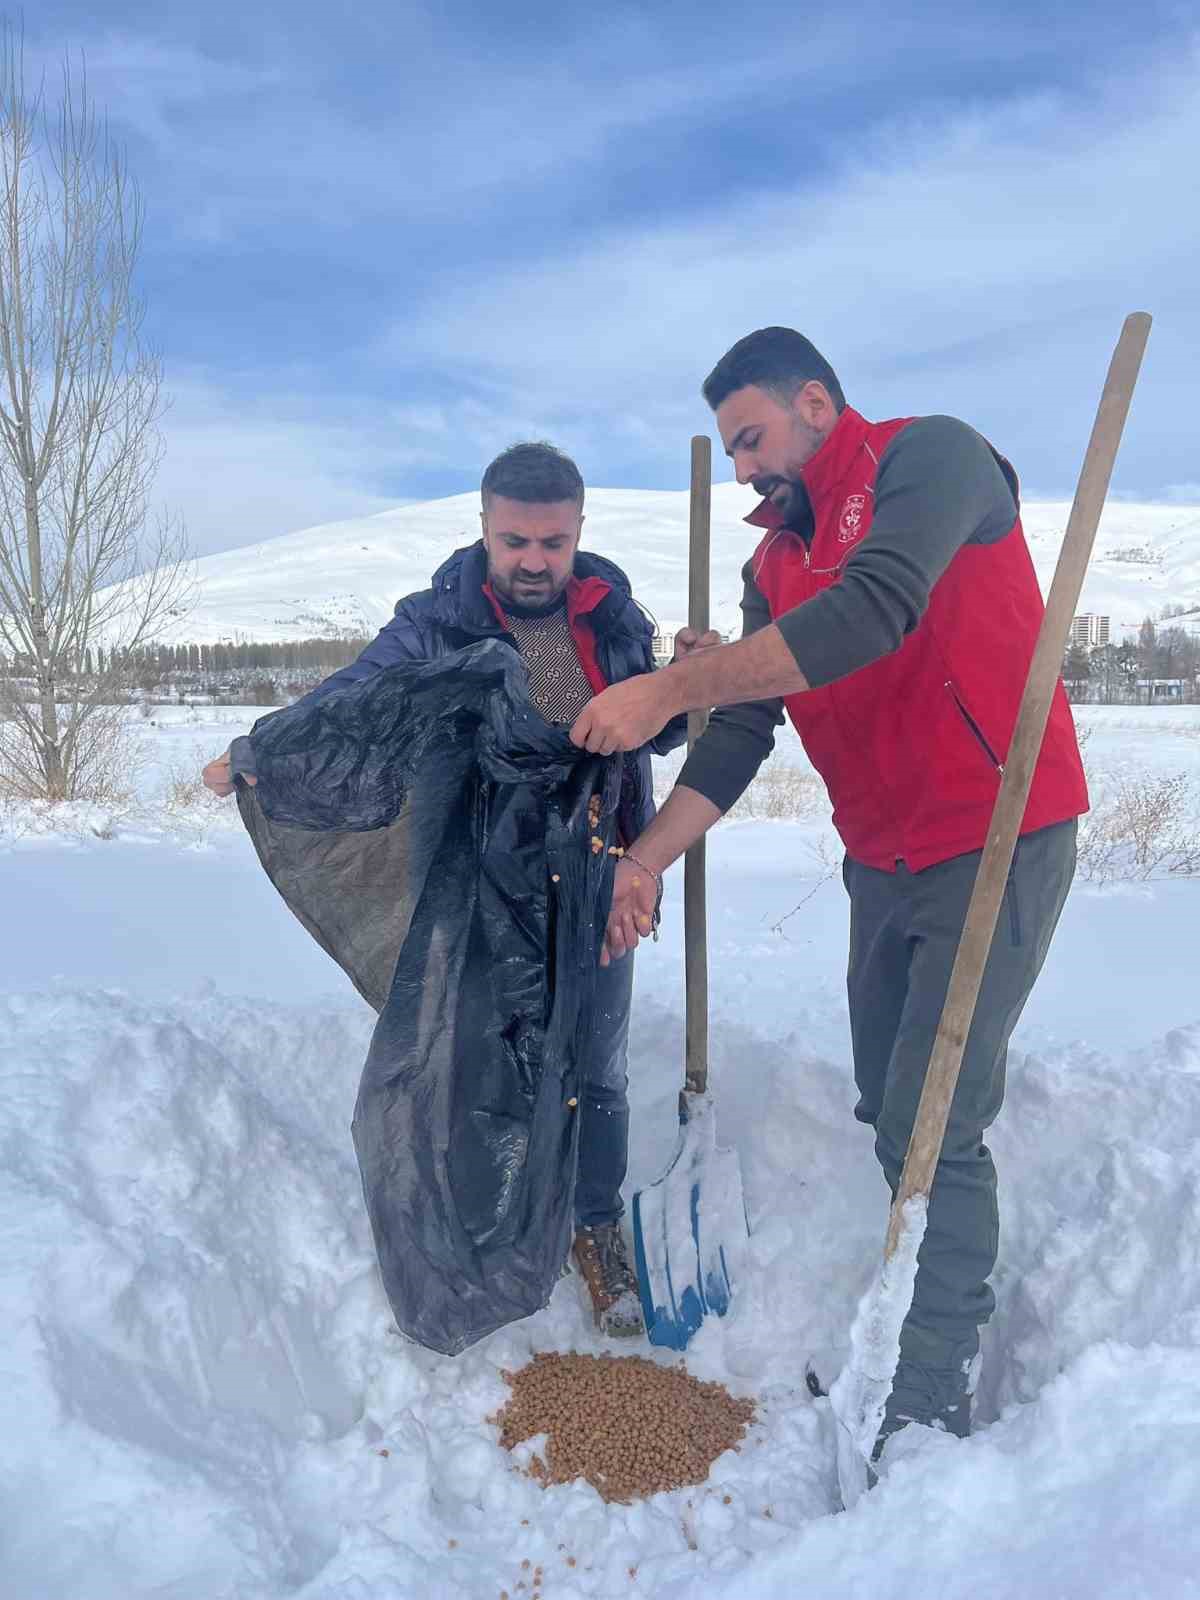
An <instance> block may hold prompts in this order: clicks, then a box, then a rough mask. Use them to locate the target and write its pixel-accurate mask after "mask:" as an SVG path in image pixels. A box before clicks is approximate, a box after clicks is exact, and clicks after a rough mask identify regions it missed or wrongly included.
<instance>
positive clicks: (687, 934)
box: [633, 435, 748, 1350]
mask: <svg viewBox="0 0 1200 1600" xmlns="http://www.w3.org/2000/svg"><path fill="white" fill-rule="evenodd" d="M711 484H712V450H711V445H710V443H709V440H708V439H707V437H705V436H703V435H697V437H696V438H694V439H693V440H692V501H691V516H690V520H689V530H688V537H689V550H688V625H689V627H692V628H695V629H696V631H697V632H698V633H704V632H705V631H706V630H707V628H708V568H709V521H710V494H711ZM707 721H708V715H707V713H706V712H703V711H693V712H691V713H690V714H689V716H688V749H689V750H690V749H691V747H692V746H693V745H694V744H695V742H696V740H697V739H698V738H699V737H700V735H701V734H702V733H703V732H704V728H705V724H706V723H707ZM704 861H705V852H704V840H703V839H701V840H700V841H699V842H698V843H696V844H694V845H692V847H691V849H690V850H688V852H687V854H686V855H685V856H684V862H683V950H684V989H685V1014H686V1023H685V1029H686V1041H687V1042H686V1047H685V1077H684V1084H683V1090H682V1092H681V1094H680V1096H679V1142H678V1144H677V1145H676V1147H675V1154H674V1156H673V1157H672V1160H671V1164H670V1166H669V1167H668V1168H667V1170H666V1172H665V1173H664V1175H663V1176H662V1177H661V1178H659V1180H658V1182H657V1183H653V1184H651V1185H650V1186H649V1188H647V1189H642V1190H639V1192H638V1193H637V1194H635V1195H634V1197H633V1246H634V1259H635V1261H636V1264H637V1275H638V1286H639V1289H640V1291H641V1297H642V1313H643V1316H644V1317H645V1321H646V1333H647V1336H648V1338H649V1340H650V1343H651V1344H657V1345H665V1346H666V1347H667V1348H668V1349H671V1350H685V1349H686V1348H687V1344H688V1341H689V1339H690V1338H691V1337H692V1335H693V1334H694V1333H695V1331H696V1329H697V1328H698V1327H699V1326H700V1324H701V1323H702V1322H703V1321H704V1318H705V1317H706V1316H710V1315H716V1316H718V1317H723V1316H724V1315H725V1313H726V1311H728V1309H729V1304H730V1300H731V1297H732V1295H733V1279H732V1275H731V1268H733V1267H734V1265H735V1259H736V1254H737V1249H738V1246H739V1244H740V1243H742V1242H744V1241H745V1239H746V1238H747V1236H748V1229H747V1225H746V1204H745V1200H744V1198H743V1195H742V1173H741V1167H740V1166H739V1163H738V1158H737V1152H736V1151H734V1150H721V1149H718V1147H717V1138H716V1110H715V1107H714V1105H713V1099H712V1096H711V1095H710V1094H709V1092H708V952H707V937H706V926H705V916H706V913H705V885H704Z"/></svg>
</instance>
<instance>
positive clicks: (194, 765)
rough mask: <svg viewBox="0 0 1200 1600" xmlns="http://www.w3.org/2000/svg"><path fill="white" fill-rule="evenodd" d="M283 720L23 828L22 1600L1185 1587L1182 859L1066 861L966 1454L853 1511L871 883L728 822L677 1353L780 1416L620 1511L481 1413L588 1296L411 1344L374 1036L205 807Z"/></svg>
mask: <svg viewBox="0 0 1200 1600" xmlns="http://www.w3.org/2000/svg"><path fill="white" fill-rule="evenodd" d="M253 715H254V713H252V712H246V711H241V710H225V709H216V708H204V709H202V710H199V711H197V712H195V713H188V712H186V711H177V710H171V711H165V712H163V713H162V715H161V717H157V716H156V722H157V724H158V725H156V726H150V725H149V724H146V725H141V724H139V726H140V727H141V731H142V734H143V736H144V738H145V741H146V745H147V750H146V758H147V759H146V766H145V769H144V772H143V775H142V777H141V780H140V783H139V794H140V800H139V803H138V805H136V806H135V807H133V808H131V809H123V810H122V809H118V810H110V811H107V812H106V811H102V810H100V809H99V808H86V809H79V810H77V811H75V812H74V813H73V814H71V815H69V816H67V817H62V816H60V817H58V818H57V819H51V818H50V817H48V816H47V815H46V814H45V813H38V812H36V811H34V810H31V809H30V808H28V807H20V808H17V807H12V808H9V810H8V811H7V812H4V813H0V903H2V904H3V906H4V908H5V911H6V915H5V919H4V923H5V929H6V936H7V939H6V948H5V952H4V960H3V965H2V967H0V983H2V985H3V988H2V990H0V1030H2V1034H3V1040H2V1046H0V1062H2V1066H0V1073H2V1078H0V1148H2V1149H3V1152H4V1155H3V1164H2V1167H0V1232H2V1239H3V1248H2V1249H0V1311H2V1313H3V1324H4V1336H3V1338H0V1408H2V1417H3V1424H4V1426H3V1429H2V1440H3V1442H2V1443H0V1595H2V1596H3V1597H4V1600H59V1597H70V1600H118V1597H119V1600H129V1597H142V1596H147V1597H151V1596H153V1597H156V1600H158V1597H161V1600H282V1597H284V1596H287V1597H291V1600H301V1597H302V1600H400V1597H409V1596H432V1597H435V1600H440V1597H443V1596H444V1597H459V1596H461V1597H463V1600H498V1597H499V1595H500V1593H501V1591H507V1592H508V1594H509V1596H510V1600H518V1597H521V1600H531V1596H530V1592H529V1591H530V1585H529V1584H528V1582H527V1581H526V1580H527V1578H528V1573H529V1570H530V1569H529V1568H524V1569H523V1568H522V1561H528V1562H529V1563H530V1566H531V1567H536V1566H538V1565H541V1566H542V1567H543V1568H544V1571H545V1581H544V1583H543V1586H542V1591H541V1592H542V1594H543V1595H544V1600H583V1597H599V1596H603V1597H615V1596H622V1597H624V1596H634V1597H636V1596H641V1595H645V1596H654V1597H656V1600H658V1597H664V1600H701V1597H703V1600H765V1597H768V1596H770V1597H776V1596H778V1597H780V1600H783V1597H784V1596H787V1597H789V1600H790V1597H793V1596H796V1595H811V1596H814V1597H819V1600H857V1597H860V1596H863V1597H865V1596H870V1597H871V1600H901V1597H904V1600H910V1597H912V1596H914V1595H921V1596H929V1597H930V1600H932V1597H939V1600H957V1597H962V1600H966V1597H968V1596H969V1597H971V1600H1029V1597H1036V1600H1057V1597H1061V1600H1068V1597H1069V1600H1075V1597H1077V1596H1078V1597H1084V1596H1086V1597H1088V1600H1094V1597H1097V1596H1104V1597H1107V1596H1112V1597H1114V1600H1115V1597H1120V1600H1126V1597H1129V1600H1132V1597H1135V1596H1136V1597H1139V1600H1141V1597H1146V1600H1186V1597H1188V1596H1198V1595H1200V1520H1198V1518H1197V1506H1200V982H1198V981H1197V958H1196V933H1195V930H1196V927H1197V925H1198V923H1200V879H1197V878H1192V879H1180V878H1170V877H1168V878H1162V879H1152V880H1151V881H1147V882H1136V883H1130V882H1121V881H1103V882H1085V881H1080V882H1079V883H1077V885H1076V888H1075V890H1074V892H1073V894H1072V896H1071V899H1070V901H1069V903H1068V906H1067V910H1066V913H1065V915H1064V920H1063V924H1062V927H1061V929H1060V932H1059V935H1058V938H1057V941H1056V943H1055V946H1054V948H1053V950H1052V952H1051V956H1050V959H1049V962H1048V964H1047V968H1046V970H1045V972H1044V974H1043V977H1042V981H1041V983H1040V985H1039V987H1038V989H1037V990H1036V992H1035V995H1034V997H1033V999H1032V1001H1031V1003H1030V1005H1029V1007H1028V1010H1027V1012H1026V1015H1025V1018H1024V1019H1023V1022H1022V1025H1021V1027H1020V1029H1019V1030H1018V1033H1017V1036H1016V1039H1015V1048H1014V1051H1013V1054H1012V1058H1011V1064H1010V1077H1009V1093H1008V1100H1007V1104H1006V1107H1005V1110H1004V1112H1003V1114H1002V1117H1001V1119H1000V1121H999V1123H998V1124H997V1126H996V1127H995V1129H994V1130H993V1135H994V1136H993V1137H992V1139H991V1143H992V1146H993V1148H994V1151H995V1153H996V1157H997V1162H998V1165H999V1167H1000V1172H1001V1184H1002V1220H1003V1232H1002V1242H1001V1255H1000V1265H999V1269H998V1272H997V1275H996V1278H995V1285H996V1290H997V1295H998V1301H999V1306H998V1311H997V1314H996V1317H995V1319H994V1321H993V1322H992V1324H991V1325H990V1327H989V1328H988V1330H987V1332H986V1334H985V1345H984V1352H985V1366H984V1372H983V1377H982V1380H981V1384H980V1390H979V1394H978V1397H977V1423H978V1426H977V1431H976V1433H975V1434H974V1436H973V1437H972V1438H971V1439H969V1440H965V1441H959V1440H955V1439H952V1438H949V1437H947V1436H933V1435H930V1434H924V1435H923V1436H922V1437H918V1438H917V1439H916V1440H915V1441H912V1442H910V1447H909V1448H908V1449H906V1450H905V1451H902V1452H899V1453H898V1458H897V1460H896V1461H895V1462H894V1464H893V1465H892V1467H891V1468H890V1470H889V1471H888V1473H887V1475H886V1477H885V1478H884V1480H883V1482H882V1483H881V1485H880V1487H879V1489H878V1490H877V1491H876V1492H875V1493H873V1494H871V1495H869V1496H867V1497H866V1498H865V1500H864V1501H863V1502H862V1503H861V1504H860V1505H859V1506H858V1507H857V1508H856V1509H855V1510H854V1511H853V1512H850V1513H847V1514H843V1515H834V1514H833V1512H834V1507H835V1503H836V1473H835V1467H834V1446H833V1436H832V1422H831V1418H830V1415H829V1411H828V1405H827V1402H825V1401H814V1400H813V1399H812V1398H811V1397H810V1396H809V1394H808V1392H807V1389H806V1387H805V1384H804V1379H803V1368H804V1361H805V1359H806V1357H808V1356H809V1355H812V1354H816V1355H817V1356H818V1357H819V1359H820V1360H821V1362H822V1363H823V1365H824V1366H825V1368H826V1369H829V1368H830V1367H834V1368H835V1367H836V1364H837V1361H838V1358H839V1355H840V1352H841V1351H842V1349H843V1347H844V1340H845V1338H846V1335H847V1333H848V1330H849V1326H850V1322H851V1319H852V1316H853V1312H854V1307H855V1304H856V1301H857V1298H858V1295H859V1294H860V1292H861V1291H862V1289H863V1287H864V1286H865V1284H866V1282H867V1280H868V1278H869V1276H870V1274H871V1272H872V1270H873V1268H874V1266H875V1264H876V1261H877V1257H878V1254H879V1251H880V1249H881V1247H882V1239H883V1229H884V1224H885V1209H884V1207H885V1191H884V1186H883V1181H882V1178H881V1177H880V1175H879V1173H878V1170H877V1168H876V1166H875V1162H874V1158H873V1155H872V1152H871V1144H870V1136H869V1133H868V1132H867V1130H865V1129H863V1128H862V1127H860V1126H858V1125H857V1124H856V1123H855V1122H854V1121H853V1118H852V1116H851V1106H852V1103H853V1089H852V1082H851V1074H850V1065H849V1041H848V1030H847V1024H846V1016H845V1009H844V1000H843V992H842V974H843V968H844V961H845V946H846V932H847V914H846V906H845V901H844V896H843V893H842V890H841V886H840V883H839V881H838V878H837V875H836V871H835V870H833V869H834V866H835V862H836V851H835V848H834V841H833V835H832V833H831V830H830V829H829V827H828V823H827V820H826V819H825V817H824V815H823V813H821V812H820V811H819V810H818V812H817V813H816V814H813V815H807V816H805V817H804V818H803V820H792V821H771V822H767V821H759V820H749V821H740V822H730V823H727V824H725V825H723V826H722V827H721V828H720V829H718V830H717V831H716V833H715V834H714V835H713V836H712V838H711V841H710V846H709V863H710V969H711V990H712V1017H713V1023H712V1040H711V1043H712V1055H713V1073H714V1082H715V1088H716V1093H717V1096H718V1102H719V1106H720V1115H721V1125H722V1136H723V1138H724V1139H725V1140H726V1141H727V1142H730V1143H733V1144H735V1145H736V1146H737V1148H738V1150H739V1151H740V1153H741V1158H742V1164H743V1171H744V1174H745V1178H746V1184H747V1191H748V1199H749V1203H750V1207H751V1213H752V1220H753V1223H754V1230H755V1231H754V1241H753V1250H752V1262H751V1266H750V1270H749V1272H748V1274H747V1275H746V1277H745V1280H744V1281H743V1282H742V1283H741V1285H740V1287H739V1296H738V1300H737V1305H736V1310H735V1311H734V1313H733V1314H731V1316H730V1317H729V1318H727V1319H726V1320H725V1321H724V1322H723V1323H717V1324H716V1325H714V1326H711V1327H706V1328H705V1329H704V1330H703V1331H702V1333H701V1335H700V1336H699V1337H698V1338H697V1340H696V1341H695V1342H694V1344H693V1347H692V1350H691V1351H690V1352H689V1356H688V1365H689V1368H690V1370H692V1371H693V1372H695V1373H696V1374H697V1375H699V1376H701V1377H705V1378H720V1379H722V1380H723V1381H724V1382H725V1383H726V1384H727V1385H728V1386H729V1387H730V1389H732V1390H733V1391H734V1392H735V1393H738V1394H751V1395H754V1396H755V1397H757V1399H758V1402H759V1411H758V1422H757V1424H756V1425H755V1426H754V1428H753V1429H752V1430H751V1433H750V1435H749V1437H748V1441H747V1443H746V1444H745V1445H744V1447H743V1448H742V1450H741V1451H740V1453H738V1454H730V1455H727V1456H725V1457H722V1458H721V1459H720V1460H719V1461H718V1462H717V1464H716V1466H715V1468H714V1470H713V1474H712V1477H711V1479H710V1482H709V1483H708V1484H707V1485H705V1486H703V1487H701V1488H698V1489H693V1490H686V1491H681V1492H679V1493H676V1494H670V1495H664V1496H660V1497H657V1498H656V1499H655V1500H653V1501H651V1502H648V1503H644V1504H640V1505H634V1506H618V1505H605V1504H604V1503H603V1502H602V1501H601V1500H600V1499H599V1498H598V1497H597V1495H596V1494H595V1493H594V1492H593V1491H592V1490H591V1489H590V1488H588V1487H587V1486H583V1485H574V1486H566V1487H559V1488H554V1489H551V1490H549V1491H543V1490H542V1489H541V1488H539V1487H538V1486H537V1484H536V1483H534V1482H533V1481H531V1480H529V1479H527V1478H525V1477H524V1476H522V1475H521V1474H520V1473H519V1472H517V1471H515V1470H514V1467H513V1463H512V1461H511V1459H510V1458H509V1457H507V1456H506V1455H504V1454H503V1453H502V1452H501V1451H500V1449H499V1448H498V1445H497V1430H496V1429H495V1428H494V1427H493V1426H491V1425H490V1424H489V1422H488V1421H487V1418H488V1417H489V1416H490V1415H492V1414H493V1413H494V1412H495V1411H496V1409H497V1408H498V1406H499V1405H500V1404H501V1403H502V1402H503V1400H504V1399H505V1397H506V1394H507V1390H506V1386H505V1385H504V1383H503V1381H502V1380H501V1377H500V1372H501V1369H502V1368H506V1367H508V1368H511V1367H513V1366H515V1365H519V1364H521V1363H522V1362H523V1361H524V1360H525V1359H527V1358H528V1356H529V1355H530V1354H531V1353H532V1352H534V1351H537V1350H566V1349H578V1350H584V1351H598V1350H599V1349H600V1348H601V1345H600V1343H599V1341H598V1340H597V1339H596V1338H595V1337H594V1335H593V1333H592V1331H591V1328H590V1321H589V1319H588V1318H586V1317H585V1314H584V1310H583V1306H582V1302H581V1300H580V1297H579V1292H578V1289H577V1286H576V1284H575V1282H574V1281H571V1280H565V1281H564V1282H563V1283H562V1284H561V1285H560V1286H559V1288H558V1290H557V1291H556V1293H555V1296H554V1300H553V1302H552V1304H551V1305H550V1307H549V1308H548V1309H547V1310H546V1311H545V1312H543V1313H541V1314H540V1315H538V1316H536V1317H533V1318H531V1319H529V1320H528V1321H527V1322H524V1323H521V1324H519V1325H517V1326H514V1327H512V1328H509V1329H507V1330H505V1331H503V1332H501V1333H500V1334H497V1335H495V1336H493V1337H492V1338H491V1339H489V1340H487V1341H486V1342H485V1343H483V1344H482V1345H480V1346H477V1347H476V1348H475V1349H473V1350H471V1351H469V1352H467V1353H466V1354H465V1355H463V1356H460V1357H458V1358H457V1359H454V1360H450V1359H446V1358H442V1357H438V1356H434V1355H431V1354H428V1353H425V1352H421V1351H419V1350H416V1349H414V1348H413V1347H411V1346H409V1345H407V1344H405V1343H402V1342H401V1341H400V1340H399V1339H398V1338H397V1337H396V1336H395V1335H394V1334H393V1333H391V1331H390V1316H389V1313H388V1310H387V1306H386V1303H385V1301H384V1299H383V1296H382V1292H381V1290H380V1288H379V1286H378V1284H377V1282H376V1279H375V1273H374V1266H373V1257H372V1251H371V1246H370V1240H369V1237H368V1232H367V1226H366V1222H365V1218H364V1215H363V1212H362V1206H361V1198H360V1194H359V1187H358V1176H357V1169H356V1166H355V1162H354V1157H353V1151H352V1148H351V1144H350V1137H349V1121H350V1114H351V1109H352V1106H353V1101H354V1095H355V1089H356V1086H357V1078H358V1073H359V1069H360V1067H361V1065H362V1061H363V1057H364V1054H365V1051H366V1047H367V1041H368V1037H369V1033H370V1028H371V1023H372V1016H371V1014H370V1013H369V1011H368V1010H367V1008H366V1007H365V1006H364V1005H363V1003H362V1002H361V1001H359V1000H358V999H357V997H356V996H355V995H354V993H353V992H352V991H351V989H350V987H349V984H348V982H347V981H346V980H345V979H343V978H342V976H341V974H340V973H339V972H338V971H337V969H336V968H335V967H333V965H332V964H331V963H330V962H329V961H328V959H327V958H326V957H325V956H324V955H323V954H322V952H321V951H320V950H319V949H318V948H317V946H316V945H315V944H314V943H313V942H312V941H311V940H310V939H309V937H308V936H307V934H305V933H304V931H303V930H302V929H301V927H300V926H299V924H298V923H296V922H295V921H294V920H293V919H292V918H291V916H290V915H289V914H288V912H287V911H286V910H285V908H284V907H283V905H282V902H281V901H279V899H278V898H277V896H276V894H275V891H274V890H273V889H272V888H271V886H270V885H269V884H268V882H267V881H266V879H265V877H264V876H263V874H262V873H261V871H260V869H259V868H258V865H257V863H256V861H255V859H254V857H253V853H252V851H251V848H250V845H249V841H248V840H247V839H246V837H245V836H244V835H243V833H242V832H241V829H240V824H239V823H238V822H237V820H236V816H235V814H234V812H233V808H232V804H231V803H228V804H226V805H224V806H221V805H219V804H217V803H215V802H214V803H211V804H206V803H204V802H203V801H202V800H201V801H199V803H197V797H196V794H195V792H194V785H193V788H192V791H191V792H189V783H190V782H191V781H192V780H194V778H195V774H196V769H198V767H199V765H200V764H201V762H202V761H203V760H205V759H207V758H208V757H209V756H211V755H214V754H217V753H219V752H220V751H221V750H222V749H223V748H224V747H225V745H226V743H227V742H228V739H229V737H230V735H231V734H232V733H235V732H238V731H243V730H244V728H245V727H246V726H247V725H248V722H249V721H250V720H252V717H253ZM1081 722H1082V724H1083V725H1084V726H1085V727H1086V728H1088V729H1089V730H1090V732H1089V735H1088V741H1087V759H1088V763H1089V766H1090V767H1091V768H1092V769H1093V772H1094V774H1095V775H1096V777H1097V781H1098V787H1101V788H1104V787H1107V786H1108V785H1109V784H1111V783H1113V782H1115V781H1116V780H1117V779H1118V778H1119V777H1120V775H1121V774H1139V773H1140V774H1152V775H1153V774H1159V775H1163V776H1167V777H1170V776H1173V775H1175V774H1185V775H1187V777H1188V779H1189V782H1191V783H1192V784H1193V785H1196V784H1200V709H1170V710H1166V709H1163V710H1159V709H1155V710H1152V711H1151V710H1136V709H1131V708H1128V707H1096V708H1084V709H1083V710H1082V712H1081ZM777 759H778V760H779V762H780V763H781V764H784V765H786V764H788V763H791V764H792V765H794V766H798V765H799V764H800V763H801V762H802V758H801V757H800V756H799V755H798V752H797V749H796V747H795V746H794V744H792V743H790V742H788V741H785V742H784V744H783V748H782V749H781V752H780V756H779V757H778V758H777ZM1193 792H1194V791H1193ZM668 882H669V887H668V896H667V904H666V911H665V917H664V936H663V939H662V942H661V943H660V944H658V945H652V946H649V947H644V949H643V952H642V953H641V954H640V955H639V957H638V961H639V977H638V987H637V1000H636V1006H635V1015H634V1023H633V1030H632V1038H631V1068H630V1071H631V1083H632V1100H633V1111H634V1115H633V1134H632V1152H631V1157H632V1165H631V1175H630V1185H631V1188H632V1187H633V1186H636V1185H637V1184H639V1183H641V1182H643V1181H646V1180H649V1179H651V1178H653V1177H654V1176H656V1175H657V1173H658V1172H659V1171H660V1170H661V1168H662V1166H663V1165H664V1163H665V1160H666V1159H667V1157H668V1155H669V1153H670V1151H671V1148H672V1145H673V1140H674V1113H673V1107H674V1101H675V1096H676V1093H677V1088H678V1082H679V1078H680V1076H681V1073H682V1048H683V1038H682V1034H683V1028H682V945H681V935H680V923H679V911H680V901H681V875H680V873H679V872H678V871H675V872H673V873H672V874H671V875H670V878H669V880H668ZM795 908H798V909H795ZM789 913H793V914H792V915H789ZM640 1348H641V1349H643V1350H644V1348H645V1347H640ZM664 1359H665V1358H664ZM568 1558H571V1559H573V1560H574V1562H575V1565H574V1566H569V1565H568ZM631 1569H632V1574H631ZM522 1584H524V1588H522Z"/></svg>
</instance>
